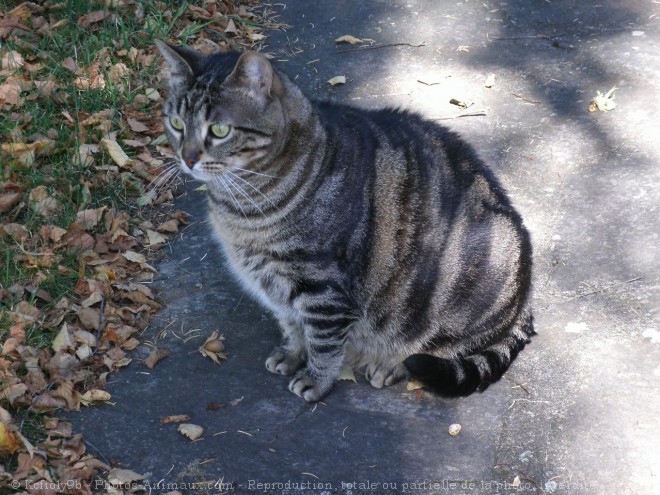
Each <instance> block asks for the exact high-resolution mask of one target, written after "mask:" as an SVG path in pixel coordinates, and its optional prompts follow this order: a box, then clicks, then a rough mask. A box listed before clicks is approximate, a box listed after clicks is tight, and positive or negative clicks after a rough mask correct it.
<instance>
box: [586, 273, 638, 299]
mask: <svg viewBox="0 0 660 495" xmlns="http://www.w3.org/2000/svg"><path fill="white" fill-rule="evenodd" d="M640 280H642V277H636V278H631V279H630V280H626V281H625V282H616V283H614V284H611V285H608V286H607V287H603V288H602V289H597V290H592V291H591V292H585V293H584V294H578V295H577V296H576V297H575V299H578V298H580V297H586V296H591V295H593V294H598V293H600V292H605V291H606V290H610V289H613V288H614V287H618V286H619V285H625V284H632V283H633V282H638V281H640Z"/></svg>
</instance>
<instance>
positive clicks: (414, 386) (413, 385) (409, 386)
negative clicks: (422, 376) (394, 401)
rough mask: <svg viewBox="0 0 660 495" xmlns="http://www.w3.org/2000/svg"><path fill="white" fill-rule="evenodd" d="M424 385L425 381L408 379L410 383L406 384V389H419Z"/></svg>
mask: <svg viewBox="0 0 660 495" xmlns="http://www.w3.org/2000/svg"><path fill="white" fill-rule="evenodd" d="M422 387H424V384H423V383H421V382H418V381H417V380H408V384H407V385H406V390H409V391H413V390H419V389H420V388H422Z"/></svg>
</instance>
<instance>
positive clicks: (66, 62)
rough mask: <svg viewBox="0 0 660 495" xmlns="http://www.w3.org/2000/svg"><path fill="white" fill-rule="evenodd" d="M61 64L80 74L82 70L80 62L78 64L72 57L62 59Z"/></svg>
mask: <svg viewBox="0 0 660 495" xmlns="http://www.w3.org/2000/svg"><path fill="white" fill-rule="evenodd" d="M60 66H61V67H64V68H65V69H66V70H68V71H71V72H73V73H74V74H78V73H79V72H80V68H79V67H78V64H76V62H75V60H73V59H72V58H71V57H68V58H65V59H64V60H62V62H60ZM72 120H73V119H72Z"/></svg>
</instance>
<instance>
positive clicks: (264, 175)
mask: <svg viewBox="0 0 660 495" xmlns="http://www.w3.org/2000/svg"><path fill="white" fill-rule="evenodd" d="M234 168H235V169H236V170H240V171H241V172H247V173H249V174H254V175H261V176H262V177H270V178H271V179H281V178H282V177H278V176H277V175H268V174H263V173H261V172H255V171H254V170H248V169H246V168H241V167H234ZM234 175H236V174H234Z"/></svg>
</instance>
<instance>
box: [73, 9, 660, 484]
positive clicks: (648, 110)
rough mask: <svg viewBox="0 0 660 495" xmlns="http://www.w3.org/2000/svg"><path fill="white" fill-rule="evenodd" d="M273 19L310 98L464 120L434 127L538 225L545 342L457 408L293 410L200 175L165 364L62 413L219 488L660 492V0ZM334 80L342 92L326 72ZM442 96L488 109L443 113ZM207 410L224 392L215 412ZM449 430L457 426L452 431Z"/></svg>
mask: <svg viewBox="0 0 660 495" xmlns="http://www.w3.org/2000/svg"><path fill="white" fill-rule="evenodd" d="M277 8H278V9H279V10H280V14H281V18H280V19H281V20H282V21H284V22H287V23H288V24H290V25H291V28H289V29H287V30H286V32H284V31H282V32H277V33H273V34H272V35H271V36H270V38H269V46H268V47H267V48H266V51H269V52H271V53H273V54H274V55H275V58H276V59H279V60H282V62H280V65H281V66H282V67H283V68H284V69H285V70H286V71H287V72H288V73H289V74H290V75H291V76H292V77H295V78H296V81H297V82H298V83H299V84H300V85H301V86H302V87H303V89H304V90H305V91H306V92H307V93H308V94H309V95H311V96H313V97H316V98H330V99H333V100H336V101H341V102H347V103H352V104H356V105H360V106H367V107H380V106H384V105H400V106H404V107H406V108H411V109H414V110H417V111H419V112H421V113H423V114H424V115H425V116H427V117H428V118H450V119H451V120H446V121H443V123H444V124H446V125H449V126H450V127H452V128H453V129H455V130H457V131H459V132H460V133H461V134H462V135H463V136H464V137H465V138H466V139H467V140H468V141H469V142H471V143H472V144H473V145H474V146H475V147H476V148H477V150H478V152H479V153H480V155H481V156H482V157H483V158H484V159H485V160H486V161H487V162H488V163H489V164H490V165H491V166H492V167H493V168H494V169H495V170H496V172H497V173H498V175H499V177H500V178H501V180H502V182H503V183H504V184H505V186H506V187H507V189H508V190H509V192H510V194H511V196H512V198H513V200H514V202H515V204H516V205H517V207H518V208H519V210H520V211H521V213H522V214H523V217H524V218H525V222H526V224H527V225H528V227H529V228H530V230H531V232H532V237H533V243H534V249H535V294H534V308H535V315H536V328H537V330H538V332H539V335H538V336H537V337H536V338H535V339H534V340H533V343H532V344H531V345H530V346H528V348H526V349H525V351H524V352H523V353H522V354H521V355H520V357H519V358H518V360H517V361H516V362H515V363H514V365H513V366H512V368H511V370H510V371H509V373H508V374H507V375H506V379H503V380H501V381H500V382H498V383H497V384H496V385H494V386H492V387H491V388H490V389H489V390H488V391H487V392H486V393H484V394H480V395H473V396H471V397H468V398H465V399H459V400H445V399H440V398H437V397H433V396H430V395H427V394H420V393H416V392H407V391H406V390H405V387H404V386H403V385H400V386H396V387H393V388H390V389H385V390H375V389H372V388H371V387H369V386H368V385H367V384H366V383H365V381H364V378H363V377H358V382H359V383H358V384H353V383H350V382H342V383H340V384H339V385H338V386H337V387H336V389H335V390H334V392H333V393H332V394H331V395H330V396H329V397H328V398H327V400H326V401H325V404H319V405H317V406H310V405H306V404H302V403H301V400H300V399H298V398H297V397H295V396H293V395H292V394H291V393H290V392H289V391H288V390H287V380H286V379H285V378H283V377H278V376H275V375H272V374H270V373H268V372H267V371H266V370H265V368H264V366H263V362H264V360H265V358H266V357H267V355H268V353H269V351H270V349H271V348H272V347H273V346H274V345H275V344H276V343H277V341H278V332H277V327H276V324H275V322H274V321H273V320H272V319H271V317H270V316H269V315H268V314H267V313H266V312H265V311H264V310H263V309H262V308H260V307H259V306H258V305H256V304H255V303H254V302H253V301H251V300H250V299H249V297H248V296H247V295H244V294H243V293H242V291H241V290H240V289H239V288H238V287H237V285H236V284H235V282H234V281H233V280H232V278H231V277H230V275H229V273H228V272H227V270H226V269H225V268H224V267H223V265H222V260H221V257H220V256H219V254H218V252H217V250H216V249H215V246H214V244H213V241H212V239H211V236H210V233H209V228H208V226H207V225H206V223H205V214H204V209H205V198H204V197H203V194H202V193H199V192H193V186H191V187H189V188H187V191H188V192H187V194H186V195H185V196H183V197H181V198H179V199H178V200H177V207H178V208H181V209H184V210H186V211H188V212H190V213H191V215H192V219H193V221H194V222H193V224H192V225H191V226H190V227H189V228H188V229H186V230H185V231H184V232H183V233H182V235H181V238H180V239H179V240H177V241H176V242H175V243H174V244H173V245H172V246H171V248H170V249H168V251H167V254H168V256H169V259H168V260H166V261H164V262H163V263H161V264H160V266H159V271H160V275H159V277H160V278H159V280H158V282H157V284H155V285H157V287H158V288H159V290H160V293H161V297H162V298H163V300H164V301H165V303H166V308H165V309H164V310H163V311H162V312H161V313H160V314H159V315H158V316H157V317H156V319H155V320H154V323H153V325H152V332H153V333H154V334H155V333H157V332H158V331H160V330H162V329H163V328H165V327H168V325H169V327H168V331H167V336H166V337H165V339H163V340H162V341H161V342H160V343H159V345H165V346H167V347H169V348H170V349H171V350H172V355H171V356H170V357H169V358H168V359H165V360H163V361H162V362H161V363H159V365H158V366H157V367H156V368H155V369H154V370H153V371H149V370H147V369H146V368H145V367H143V366H141V365H140V364H139V359H135V360H134V365H132V366H130V367H129V368H128V369H127V370H125V371H122V372H120V373H117V374H114V375H112V377H111V380H112V382H111V383H110V384H109V387H108V388H109V391H110V392H111V394H112V396H113V401H114V402H115V403H116V405H114V406H107V407H102V408H95V409H92V410H86V411H84V412H82V413H80V414H77V415H74V416H72V418H73V421H74V423H75V428H76V429H77V431H82V432H83V433H84V434H85V438H86V439H87V441H88V442H89V444H90V449H93V448H96V449H98V451H99V452H100V453H101V455H102V456H103V457H104V458H106V459H107V460H114V461H116V462H117V463H119V464H120V465H121V466H123V467H126V468H131V469H134V470H136V471H138V472H140V473H142V474H144V475H145V476H146V477H147V478H146V479H147V480H148V481H149V482H150V483H151V485H152V487H154V489H155V490H157V487H156V486H155V484H156V482H157V481H159V480H166V481H169V482H172V483H174V482H178V483H181V482H183V481H186V480H187V481H191V480H201V479H205V480H209V479H214V480H217V479H222V480H223V482H224V483H226V485H223V487H224V488H225V489H229V490H230V491H232V490H233V491H234V492H236V493H255V492H258V491H261V492H263V491H264V488H272V490H270V492H272V493H296V494H298V493H301V494H302V493H305V494H307V493H309V494H322V493H351V494H354V495H358V494H367V493H369V494H373V493H379V494H383V493H401V492H402V491H404V489H405V490H406V492H407V493H419V494H422V493H424V494H426V493H457V494H494V493H502V494H503V493H510V492H514V491H515V492H516V493H568V494H589V495H591V494H594V495H595V494H601V493H617V494H647V493H648V494H651V493H657V492H658V486H660V471H659V470H658V466H660V451H659V449H658V445H660V437H659V434H658V431H660V428H659V427H660V424H659V421H658V418H660V399H659V397H660V395H659V394H658V391H659V384H658V381H659V380H660V364H659V363H660V338H658V335H659V331H660V322H659V319H660V315H659V308H660V280H659V273H660V259H659V258H658V248H657V246H658V235H659V233H660V215H659V211H658V205H659V204H660V187H658V185H659V184H660V166H659V163H660V140H659V139H658V136H660V125H659V121H658V118H657V115H658V114H660V101H659V100H658V94H660V29H659V27H658V25H659V23H660V5H658V4H657V2H653V1H651V0H648V1H641V0H640V1H638V2H617V1H614V0H607V1H604V2H598V5H592V4H591V3H590V2H574V1H568V0H553V1H552V2H525V1H522V0H508V1H503V2H475V1H472V0H469V1H468V0H464V1H461V2H447V1H441V2H433V1H431V0H407V1H398V0H396V1H388V2H385V1H378V0H370V1H366V0H365V1H361V2H354V1H349V0H335V1H332V2H330V1H327V0H323V1H317V2H313V3H312V2H295V3H294V2H290V3H287V4H286V8H285V7H284V4H279V5H278V7H277ZM344 34H352V35H353V36H357V37H364V38H372V39H374V40H376V41H377V42H379V43H392V44H393V43H402V42H405V43H409V44H410V45H419V44H421V43H422V42H424V46H421V47H417V48H413V47H411V46H392V47H388V48H382V49H371V50H366V51H363V52H360V51H351V52H341V50H343V49H345V48H344V47H339V48H338V47H335V45H334V42H333V40H334V39H335V38H336V37H338V36H340V35H344ZM459 46H463V47H467V48H464V49H462V51H459V50H458V47H459ZM464 50H468V51H464ZM490 73H494V74H495V75H496V79H495V84H494V86H493V87H492V88H491V89H485V88H484V87H483V82H484V80H485V79H486V77H487V76H488V74H490ZM336 75H345V76H346V77H347V84H346V85H344V86H336V87H333V88H331V87H330V86H329V85H327V84H326V81H327V80H328V79H330V78H331V77H333V76H336ZM420 81H423V82H420ZM424 83H426V84H424ZM613 86H617V87H618V88H619V89H618V91H617V93H616V101H617V102H618V107H617V108H616V109H615V110H613V111H612V112H609V113H600V112H597V113H589V112H588V111H587V107H588V106H589V100H590V99H591V98H592V97H593V96H594V95H595V93H596V91H597V90H600V91H603V92H606V91H608V90H609V89H610V88H611V87H613ZM451 98H456V99H460V100H464V101H465V100H469V101H472V102H474V105H473V107H471V108H470V109H469V110H468V112H472V111H473V110H474V111H483V112H485V116H475V117H464V118H453V117H455V116H456V115H457V114H458V113H459V111H458V109H457V108H456V107H455V106H453V105H450V104H449V103H448V101H449V100H450V99H451ZM194 329H201V332H200V335H203V336H204V337H205V336H207V335H208V334H210V333H211V332H212V331H213V330H219V331H220V332H222V333H224V335H225V336H226V347H227V348H226V350H227V352H228V353H229V357H228V359H227V360H226V361H225V362H223V364H222V365H221V366H216V365H214V364H213V363H212V362H211V361H210V360H208V359H203V358H202V357H201V356H200V355H199V354H198V353H197V351H196V349H197V347H198V346H199V345H201V343H202V342H203V338H201V337H200V338H198V339H192V340H186V339H185V338H184V335H186V334H187V332H190V331H191V330H194ZM175 334H176V336H175ZM187 335H192V334H190V333H188V334H187ZM177 336H178V337H177ZM136 357H139V355H138V356H136ZM239 398H242V400H241V401H240V402H239V403H238V404H236V405H235V406H232V405H229V403H230V401H232V400H235V399H239ZM213 401H215V402H219V403H223V404H226V405H225V406H224V407H221V408H219V409H217V410H211V409H207V407H206V405H207V403H209V402H213ZM171 414H189V415H190V417H191V420H190V421H191V422H192V423H195V424H198V425H201V426H203V427H204V428H205V433H204V438H203V440H201V441H198V442H195V443H191V442H189V441H188V440H186V439H185V438H183V437H182V436H181V435H179V434H178V433H177V432H176V425H171V424H170V425H163V424H161V423H160V418H161V417H163V416H166V415H171ZM452 423H460V424H461V425H462V427H463V429H462V431H461V433H460V434H459V435H458V436H456V437H450V436H449V435H448V434H447V427H448V426H449V425H450V424H452ZM92 446H93V447H92ZM194 461H199V462H200V463H202V464H199V463H198V464H195V463H194ZM191 463H192V464H191ZM191 466H193V467H195V466H196V468H195V469H191ZM177 474H180V476H178V477H177ZM287 482H289V485H287V484H286V483H287ZM259 483H261V485H260V484H259ZM265 483H271V484H274V485H271V486H269V487H266V485H264V484H265ZM278 483H281V485H277V484H278ZM291 483H298V484H297V485H293V484H291ZM389 483H391V484H392V486H393V487H395V488H393V489H390V488H388V487H386V485H385V484H389ZM517 483H519V484H517ZM326 484H328V485H326ZM387 486H389V485H387ZM182 491H184V492H189V493H190V492H193V491H194V490H190V489H184V490H182ZM209 492H210V493H218V490H209Z"/></svg>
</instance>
